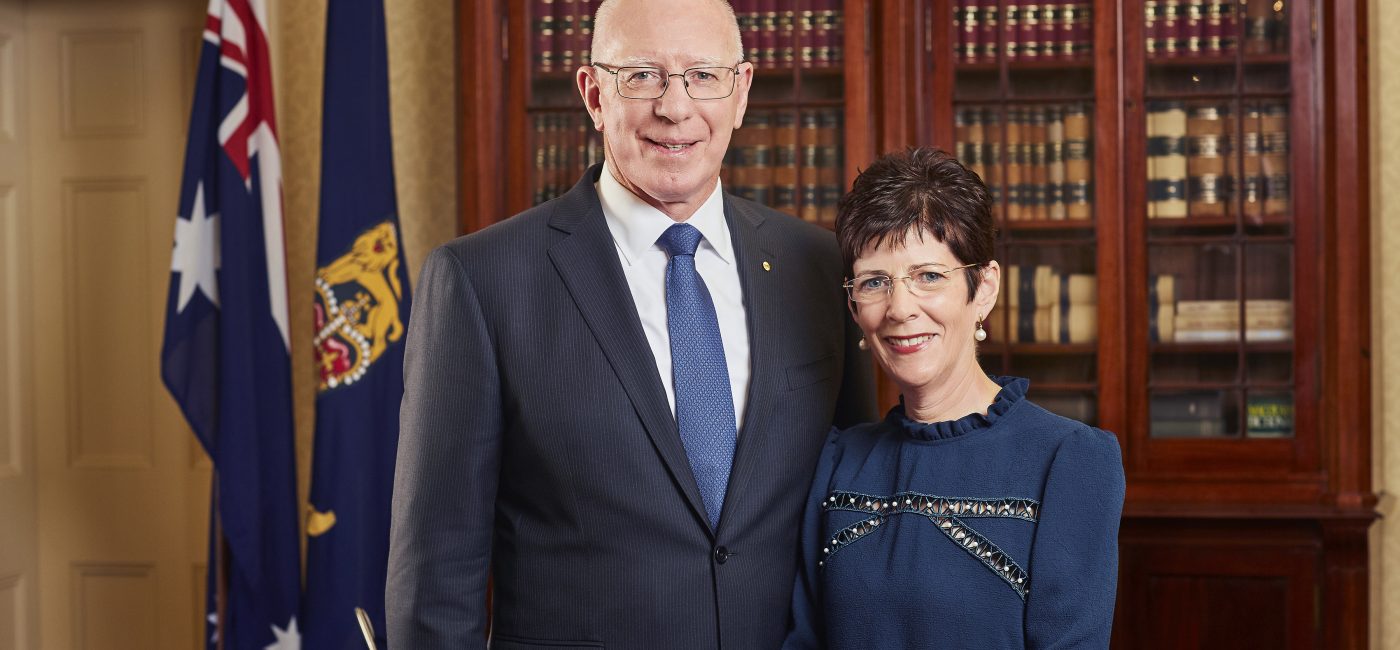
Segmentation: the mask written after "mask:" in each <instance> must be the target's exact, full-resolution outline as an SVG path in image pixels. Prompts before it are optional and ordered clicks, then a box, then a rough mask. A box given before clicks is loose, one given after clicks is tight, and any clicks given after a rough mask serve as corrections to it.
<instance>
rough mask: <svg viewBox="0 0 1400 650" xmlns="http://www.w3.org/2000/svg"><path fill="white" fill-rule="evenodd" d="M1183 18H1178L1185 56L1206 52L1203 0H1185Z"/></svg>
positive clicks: (1204, 6) (1199, 54)
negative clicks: (1184, 44)
mask: <svg viewBox="0 0 1400 650" xmlns="http://www.w3.org/2000/svg"><path fill="white" fill-rule="evenodd" d="M1183 8H1184V9H1185V10H1186V16H1185V17H1184V19H1181V20H1179V22H1180V24H1181V32H1182V37H1183V40H1184V41H1185V43H1186V52H1185V54H1186V56H1201V55H1203V54H1206V47H1205V37H1206V16H1205V8H1206V5H1205V0H1186V5H1185V7H1183Z"/></svg>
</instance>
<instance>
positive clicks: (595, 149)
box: [531, 108, 843, 223]
mask: <svg viewBox="0 0 1400 650" xmlns="http://www.w3.org/2000/svg"><path fill="white" fill-rule="evenodd" d="M532 120H533V124H532V130H533V132H532V134H531V136H532V137H531V143H532V144H531V146H532V147H533V154H534V155H533V161H534V176H533V191H532V199H533V202H534V203H536V204H538V203H543V202H545V201H548V200H550V199H552V198H554V197H556V196H559V195H560V194H563V193H564V192H566V191H568V189H569V188H570V187H573V185H574V183H577V182H578V176H579V174H580V173H582V171H583V170H584V169H585V168H586V167H588V166H589V165H592V164H594V163H598V162H602V160H603V141H602V136H601V135H600V134H599V133H598V132H597V131H595V130H593V128H592V125H591V123H590V122H589V120H588V116H587V115H586V114H584V113H582V112H578V113H574V112H569V113H547V112H541V113H536V114H535V115H534V116H533V118H532ZM841 142H842V137H841V111H840V109H834V108H832V109H813V110H802V111H797V110H750V111H749V112H748V114H747V115H746V116H745V117H744V125H743V128H740V129H738V130H737V131H735V132H734V136H733V139H732V140H731V141H730V144H729V151H728V152H727V154H726V156H725V164H724V167H723V170H722V172H721V180H722V181H723V183H724V187H725V189H726V190H728V191H729V192H730V193H732V194H734V195H736V196H739V197H742V198H747V199H751V200H753V201H757V202H758V203H761V204H763V205H767V206H770V207H773V208H775V209H778V210H783V211H785V212H788V213H790V214H793V215H796V216H800V217H802V218H803V219H806V220H808V221H821V222H827V223H830V222H832V221H835V219H836V203H837V201H839V200H840V198H841V194H842V192H843V187H842V182H841V170H842V163H843V159H842V156H843V148H842V145H841Z"/></svg>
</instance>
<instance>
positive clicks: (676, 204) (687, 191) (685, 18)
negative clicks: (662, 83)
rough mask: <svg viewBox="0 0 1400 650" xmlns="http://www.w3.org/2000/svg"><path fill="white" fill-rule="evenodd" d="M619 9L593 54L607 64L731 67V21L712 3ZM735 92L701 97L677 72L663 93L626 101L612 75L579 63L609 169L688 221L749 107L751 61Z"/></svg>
mask: <svg viewBox="0 0 1400 650" xmlns="http://www.w3.org/2000/svg"><path fill="white" fill-rule="evenodd" d="M618 9H619V11H618V12H617V13H615V14H614V15H613V18H612V20H613V23H612V28H611V29H610V30H609V32H608V33H607V34H605V35H603V37H604V38H606V39H608V42H607V43H600V44H599V45H601V46H602V47H598V48H595V51H598V52H600V53H604V52H605V53H606V55H605V56H606V57H607V58H608V59H611V60H600V61H598V62H597V63H601V64H605V65H607V66H608V67H609V68H611V69H616V68H617V67H621V66H654V67H657V68H661V69H663V70H665V71H666V72H668V73H673V74H680V73H683V72H684V71H685V70H686V69H688V68H694V67H703V66H715V67H734V66H735V65H736V64H737V63H738V61H739V59H740V58H741V55H740V53H738V52H735V51H734V44H733V31H732V30H733V23H732V21H731V20H730V19H729V17H728V16H727V15H726V14H725V13H724V12H723V10H721V9H719V8H718V7H717V6H716V5H715V4H713V3H709V2H694V1H693V0H692V1H689V2H683V1H676V0H645V1H644V2H628V3H627V4H626V5H625V6H623V7H619V8H618ZM738 67H739V74H737V75H736V76H735V80H734V92H733V94H731V95H730V96H728V97H726V98H724V99H707V100H695V99H691V98H690V97H689V96H688V95H687V94H686V89H685V84H684V82H683V81H682V79H681V78H680V77H672V78H671V79H670V83H669V86H668V87H667V88H666V93H665V94H664V95H662V96H661V97H660V98H658V99H627V98H624V97H622V96H620V95H619V94H618V92H617V83H616V81H615V79H614V76H613V75H612V74H610V73H608V72H607V71H606V70H603V69H602V68H598V67H591V66H590V67H585V68H581V69H580V70H579V72H578V75H577V79H578V84H579V91H580V92H581V93H582V94H583V98H584V102H585V104H586V105H587V107H588V112H589V114H590V115H591V116H592V118H593V123H594V125H595V126H596V127H598V128H599V129H600V130H601V131H602V132H603V139H604V145H605V147H606V149H607V159H608V165H609V168H610V169H611V170H612V172H613V175H614V176H615V177H616V178H617V180H618V181H619V182H620V183H621V184H622V185H623V186H624V187H626V188H628V189H629V190H631V191H632V192H633V193H634V194H636V195H637V196H639V197H640V198H642V199H643V200H645V201H646V202H647V203H650V204H651V205H653V206H655V207H657V208H659V209H661V210H662V211H663V212H666V213H667V214H669V215H670V216H671V217H672V218H674V219H678V220H684V219H686V218H688V217H689V216H690V215H691V214H692V213H694V211H695V209H696V208H698V207H699V206H700V204H702V203H703V202H704V201H705V199H707V198H709V196H710V193H711V192H713V191H714V187H715V182H716V181H717V180H718V178H719V171H720V165H721V163H722V162H723V161H724V153H725V151H726V150H727V149H728V148H729V139H730V136H731V135H732V134H733V131H734V129H735V127H737V126H738V125H739V124H740V123H741V121H742V120H743V117H744V109H745V107H746V106H747V105H748V95H749V86H750V84H751V83H752V81H753V67H752V66H751V65H749V64H744V65H741V66H738Z"/></svg>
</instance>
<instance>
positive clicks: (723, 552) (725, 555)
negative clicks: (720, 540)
mask: <svg viewBox="0 0 1400 650" xmlns="http://www.w3.org/2000/svg"><path fill="white" fill-rule="evenodd" d="M729 556H730V552H729V549H727V548H725V547H723V546H718V547H716V548H715V562H718V563H720V564H724V563H725V562H728V561H729Z"/></svg>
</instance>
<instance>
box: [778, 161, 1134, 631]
mask: <svg viewBox="0 0 1400 650" xmlns="http://www.w3.org/2000/svg"><path fill="white" fill-rule="evenodd" d="M991 204H992V201H991V197H990V195H989V193H988V191H987V187H986V185H984V184H983V183H982V181H981V179H979V178H978V177H977V175H976V174H974V173H972V172H971V171H969V170H968V169H967V168H966V167H964V166H963V165H962V164H961V163H959V162H958V161H957V160H955V159H953V158H952V157H950V156H948V155H947V154H945V153H943V152H941V151H937V150H932V149H913V150H909V151H906V152H903V153H896V154H890V155H887V156H884V157H882V158H880V159H879V160H877V161H876V162H875V163H874V164H872V165H871V166H870V168H869V169H866V170H865V171H864V172H862V173H861V174H860V176H859V177H858V178H857V179H856V181H855V184H854V187H853V188H852V190H851V193H850V194H848V195H847V196H846V197H845V198H843V199H842V200H841V205H840V214H839V217H838V220H837V223H836V234H837V239H838V240H839V242H840V245H841V250H842V253H843V254H844V257H845V261H846V264H847V276H848V277H849V278H851V279H850V280H849V281H848V282H847V283H846V287H847V290H848V293H849V297H850V302H849V307H850V309H851V313H852V315H853V316H854V317H855V320H856V323H857V324H859V325H860V328H861V330H862V332H863V333H864V335H865V337H864V339H863V340H862V348H864V349H867V350H868V351H869V352H870V354H872V355H873V356H874V357H875V359H876V360H877V361H878V362H879V364H880V365H881V367H883V369H884V370H885V373H886V375H887V376H888V377H890V378H891V379H892V380H893V381H894V383H895V384H896V385H898V386H899V389H900V395H901V397H900V404H899V405H898V406H896V407H895V408H894V409H892V410H891V411H890V412H889V414H888V416H886V417H885V419H884V420H882V421H880V422H876V423H873V424H865V425H859V426H856V427H852V428H850V429H847V430H845V431H833V432H832V433H831V434H830V436H829V438H828V440H827V443H826V447H825V448H824V450H823V452H822V456H821V460H820V461H819V462H818V465H817V470H816V474H815V476H814V478H813V481H812V490H811V493H810V495H809V496H808V502H807V511H806V517H805V520H804V523H803V530H802V535H801V537H802V551H801V553H802V562H803V566H802V567H801V570H800V571H799V574H798V579H797V585H796V587H795V588H794V594H793V629H792V631H791V633H790V634H789V636H788V639H787V641H786V643H785V645H784V647H785V648H794V649H796V648H862V649H865V648H1106V647H1108V640H1109V631H1110V629H1111V627H1112V623H1113V604H1114V592H1115V588H1116V582H1117V574H1118V543H1117V536H1118V520H1119V515H1120V514H1121V512H1122V507H1123V490H1124V481H1123V464H1122V457H1121V454H1120V452H1119V449H1118V441H1117V439H1116V438H1115V437H1114V436H1113V435H1112V434H1109V433H1107V432H1104V431H1101V430H1099V429H1096V428H1094V427H1091V426H1088V425H1086V424H1083V423H1081V422H1077V421H1074V420H1070V419H1067V418H1063V417H1060V416H1058V415H1054V414H1051V413H1050V412H1048V411H1046V410H1045V409H1043V408H1041V407H1040V406H1037V405H1036V404H1035V403H1034V402H1032V401H1030V400H1028V399H1026V389H1027V387H1028V383H1029V382H1028V381H1027V380H1026V379H1021V378H1015V377H990V376H988V375H987V374H986V373H984V372H983V371H982V368H981V366H980V365H979V364H978V361H977V343H978V342H979V341H982V340H984V339H985V338H986V330H985V328H984V327H983V322H984V321H985V320H986V319H987V317H988V314H990V313H991V311H992V308H993V306H995V304H996V300H997V291H998V288H999V285H1000V282H1001V269H1000V266H999V265H998V264H997V262H996V261H995V260H993V259H992V254H993V245H994V238H995V225H994V223H993V220H992V212H991Z"/></svg>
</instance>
